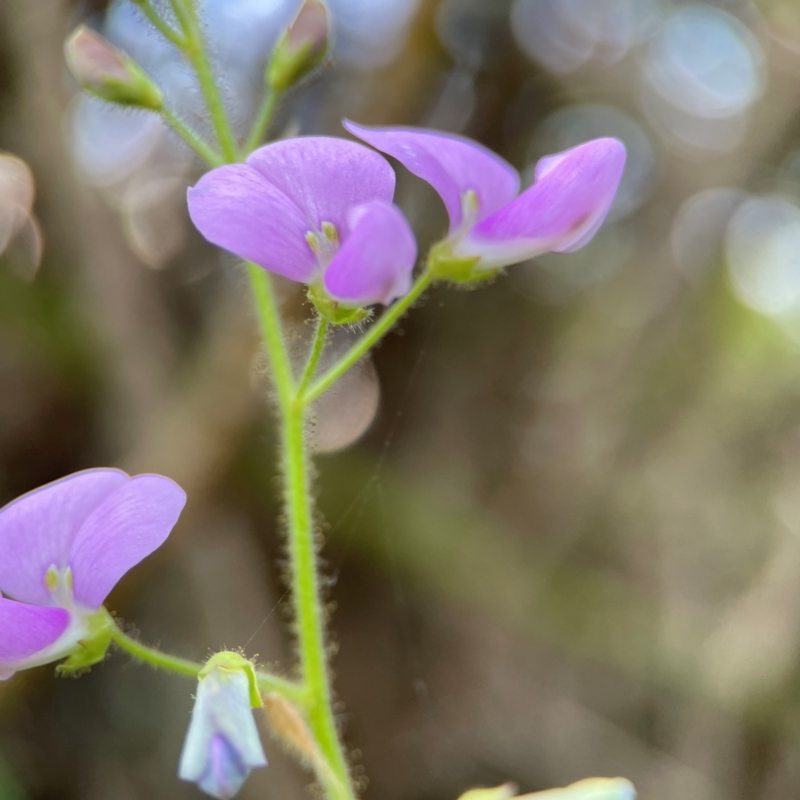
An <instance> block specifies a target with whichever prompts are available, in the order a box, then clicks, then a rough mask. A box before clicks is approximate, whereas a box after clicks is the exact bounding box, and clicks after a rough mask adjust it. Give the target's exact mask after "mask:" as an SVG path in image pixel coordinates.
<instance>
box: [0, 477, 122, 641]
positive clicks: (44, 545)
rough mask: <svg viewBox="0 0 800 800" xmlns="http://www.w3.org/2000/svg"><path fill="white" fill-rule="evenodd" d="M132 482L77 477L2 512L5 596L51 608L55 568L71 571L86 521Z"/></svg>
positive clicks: (0, 578) (0, 587)
mask: <svg viewBox="0 0 800 800" xmlns="http://www.w3.org/2000/svg"><path fill="white" fill-rule="evenodd" d="M128 480H129V478H128V476H127V475H126V474H125V473H124V472H121V471H120V470H116V469H90V470H86V471H85V472H77V473H75V474H74V475H69V476H68V477H66V478H62V479H61V480H58V481H55V482H54V483H50V484H47V486H42V487H40V488H39V489H35V490H34V491H32V492H29V493H28V494H25V495H22V497H18V498H17V499H16V500H14V501H13V502H11V503H9V504H8V505H7V506H6V507H5V508H3V509H2V510H0V591H2V592H4V593H5V594H7V595H10V596H11V597H14V598H15V599H17V600H21V601H23V602H25V603H33V604H35V605H50V604H51V603H52V597H51V594H50V592H49V591H48V589H47V587H46V586H45V583H44V577H45V573H46V572H47V570H48V569H49V568H50V567H51V566H55V567H56V568H58V569H61V568H63V567H66V566H67V562H68V558H69V553H70V548H71V546H72V541H73V539H74V536H75V533H76V532H77V530H78V529H79V528H80V526H81V525H82V524H83V522H84V520H85V519H86V518H87V517H88V516H89V514H91V512H92V511H93V510H94V509H95V508H96V507H97V506H99V505H100V504H101V503H102V502H103V500H104V499H105V498H106V497H108V496H109V495H110V494H111V493H112V492H113V491H114V490H115V489H118V488H119V487H120V486H122V485H124V484H125V483H127V482H128ZM0 630H2V628H0Z"/></svg>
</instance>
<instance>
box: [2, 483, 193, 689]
mask: <svg viewBox="0 0 800 800" xmlns="http://www.w3.org/2000/svg"><path fill="white" fill-rule="evenodd" d="M185 502H186V495H185V494H184V492H183V490H182V489H181V488H180V487H179V486H178V485H177V484H175V483H174V482H173V481H171V480H170V479H169V478H163V477H161V476H160V475H137V476H135V477H133V478H131V477H130V476H129V475H126V474H125V473H124V472H122V471H121V470H117V469H90V470H86V471H84V472H77V473H75V474H74V475H69V476H68V477H66V478H62V479H61V480H58V481H55V482H54V483H50V484H48V485H47V486H42V487H41V488H39V489H35V490H34V491H32V492H29V493H28V494H25V495H23V496H22V497H20V498H18V499H16V500H14V501H13V502H11V503H9V504H8V505H7V506H5V507H4V508H3V509H1V510H0V592H1V594H0V680H5V679H7V678H10V677H11V675H13V674H14V673H15V672H16V671H17V670H20V669H26V668H28V667H35V666H38V665H40V664H47V663H49V662H51V661H58V660H60V659H62V658H65V657H66V656H69V655H71V654H72V653H74V652H76V651H78V650H79V649H80V646H81V643H82V641H83V640H85V639H86V638H87V637H89V636H90V632H91V630H92V622H93V619H95V618H96V617H97V615H98V613H99V612H100V610H101V607H102V605H103V601H104V600H105V599H106V597H107V596H108V594H109V592H110V591H111V590H112V589H113V588H114V586H115V585H116V583H117V582H118V581H119V579H120V578H121V577H122V576H123V575H124V574H125V573H126V572H128V570H129V569H131V567H133V566H135V565H136V564H138V563H139V562H140V561H141V560H142V559H143V558H145V557H146V556H148V555H150V553H152V552H153V551H154V550H155V549H156V548H157V547H159V546H160V545H161V544H163V542H164V540H165V539H166V538H167V536H168V535H169V533H170V531H171V530H172V528H173V526H174V525H175V523H176V522H177V520H178V516H179V515H180V513H181V510H182V509H183V506H184V504H185Z"/></svg>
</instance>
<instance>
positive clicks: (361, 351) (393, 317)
mask: <svg viewBox="0 0 800 800" xmlns="http://www.w3.org/2000/svg"><path fill="white" fill-rule="evenodd" d="M433 279H434V278H433V275H432V273H431V272H430V271H429V270H426V271H425V272H423V273H422V275H420V276H419V278H417V281H416V283H415V284H414V285H413V286H412V287H411V291H410V292H409V293H408V294H407V295H405V297H402V298H401V299H400V300H398V301H397V302H396V303H395V304H394V305H393V306H391V308H389V309H388V310H387V311H386V312H384V314H383V316H382V317H381V318H380V319H379V320H378V321H377V322H376V323H375V324H374V325H373V326H372V327H371V328H370V329H369V330H368V331H367V332H366V333H365V334H364V335H363V336H362V337H361V338H360V339H359V340H358V341H357V342H356V343H355V344H354V345H353V346H352V347H351V348H350V349H349V350H348V351H347V352H346V353H345V354H344V355H343V356H342V358H341V359H340V360H339V361H337V362H336V364H334V365H333V366H332V367H330V368H329V369H328V370H327V372H325V373H324V374H323V375H322V376H321V377H319V378H317V380H316V381H314V383H312V384H311V386H310V387H309V388H308V390H307V391H306V392H305V394H304V395H303V397H302V401H303V403H304V404H306V405H307V404H308V403H310V402H312V401H313V400H316V399H317V398H318V397H319V396H320V395H321V394H323V393H324V392H326V391H328V389H330V388H331V386H333V384H334V383H336V381H338V380H339V378H341V377H342V375H344V374H345V372H347V371H348V370H349V369H350V368H351V367H353V366H355V365H356V364H357V363H358V362H359V361H360V360H361V359H362V358H363V357H364V356H365V355H366V354H367V353H368V352H369V351H370V350H371V349H372V348H373V347H374V346H375V345H376V344H377V343H378V342H379V341H380V340H381V339H382V338H383V337H384V336H385V335H386V334H387V333H388V332H389V331H390V330H391V329H392V326H393V325H394V324H395V323H396V322H397V320H399V319H400V317H402V316H403V314H405V313H406V311H408V309H409V308H411V306H412V305H414V303H415V302H416V301H417V299H418V298H419V297H420V296H421V295H422V293H423V292H424V291H425V290H426V289H427V288H428V286H429V285H430V284H431V283H432V281H433Z"/></svg>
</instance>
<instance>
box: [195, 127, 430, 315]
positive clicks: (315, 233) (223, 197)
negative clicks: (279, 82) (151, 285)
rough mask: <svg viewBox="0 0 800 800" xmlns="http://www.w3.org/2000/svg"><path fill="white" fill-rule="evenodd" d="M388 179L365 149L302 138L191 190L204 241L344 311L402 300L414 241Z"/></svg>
mask: <svg viewBox="0 0 800 800" xmlns="http://www.w3.org/2000/svg"><path fill="white" fill-rule="evenodd" d="M394 184H395V176H394V171H393V170H392V168H391V167H390V166H389V164H388V163H387V162H386V160H385V159H383V158H382V157H381V156H379V155H378V154H377V153H375V152H374V151H372V150H369V149H368V148H366V147H364V146H363V145H359V144H356V143H355V142H349V141H346V140H345V139H335V138H330V137H301V138H298V139H287V140H285V141H280V142H275V143H274V144H269V145H267V146H265V147H262V148H260V149H259V150H256V151H255V152H254V153H252V154H251V155H250V157H249V158H248V159H247V162H246V163H245V164H231V165H227V166H224V167H219V168H218V169H214V170H212V171H211V172H209V173H207V174H206V175H204V176H203V177H202V178H201V179H200V181H199V182H198V183H197V185H196V186H195V187H193V188H191V189H189V214H190V216H191V218H192V221H193V222H194V224H195V226H196V227H197V229H198V230H199V231H200V233H202V234H203V236H205V238H206V239H208V240H209V241H210V242H212V243H214V244H216V245H218V246H219V247H223V248H224V249H226V250H230V251H231V252H232V253H235V254H236V255H237V256H240V257H241V258H244V259H247V260H249V261H253V262H255V263H256V264H258V265H259V266H261V267H263V268H264V269H266V270H269V271H270V272H274V273H276V274H278V275H283V276H284V277H286V278H289V279H291V280H293V281H299V282H300V283H305V284H309V286H310V287H311V296H312V299H313V298H315V297H317V298H319V297H322V298H326V299H327V298H329V299H330V300H332V301H333V302H334V303H335V304H338V305H342V306H344V307H345V308H358V307H361V306H366V305H369V304H372V303H384V304H389V303H390V302H391V301H392V300H394V299H395V298H397V297H401V296H402V295H404V294H405V293H406V292H408V290H409V287H410V283H411V272H412V270H413V268H414V262H415V260H416V256H417V245H416V241H415V239H414V234H413V233H412V231H411V228H410V227H409V225H408V223H407V222H406V220H405V217H403V215H402V213H401V212H400V210H399V209H398V208H397V207H396V206H394V205H392V197H393V196H394Z"/></svg>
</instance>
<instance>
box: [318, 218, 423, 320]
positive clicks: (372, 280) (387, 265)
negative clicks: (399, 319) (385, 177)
mask: <svg viewBox="0 0 800 800" xmlns="http://www.w3.org/2000/svg"><path fill="white" fill-rule="evenodd" d="M348 226H349V227H350V229H351V233H350V236H349V237H348V238H347V239H346V240H345V241H344V243H343V244H342V246H341V247H340V248H339V250H338V252H337V253H336V255H335V256H334V258H333V260H332V261H331V263H330V264H329V265H328V268H327V270H326V271H325V277H324V284H325V289H326V291H327V292H328V294H330V295H331V297H333V298H334V299H336V300H338V301H339V302H341V303H343V304H345V305H349V306H365V305H370V304H371V303H383V304H384V305H388V304H389V303H391V302H392V300H394V299H396V298H398V297H402V296H403V295H404V294H406V293H407V292H408V290H409V289H410V288H411V273H412V272H413V270H414V262H415V261H416V259H417V242H416V240H415V239H414V234H413V232H412V230H411V228H410V226H409V224H408V222H407V221H406V218H405V217H404V216H403V213H402V212H401V211H400V209H399V208H397V206H394V205H391V204H389V203H367V204H366V205H363V206H358V207H356V208H354V209H353V210H352V211H351V212H350V215H349V217H348Z"/></svg>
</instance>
